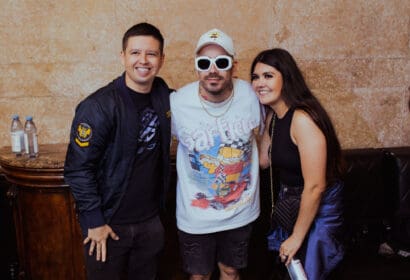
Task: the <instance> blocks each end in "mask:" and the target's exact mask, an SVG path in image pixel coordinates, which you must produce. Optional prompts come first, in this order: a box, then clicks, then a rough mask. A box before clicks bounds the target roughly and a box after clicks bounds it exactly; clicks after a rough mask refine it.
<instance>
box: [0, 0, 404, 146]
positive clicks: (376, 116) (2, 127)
mask: <svg viewBox="0 0 410 280" xmlns="http://www.w3.org/2000/svg"><path fill="white" fill-rule="evenodd" d="M0 6H1V9H0V50H1V52H0V112H1V114H0V146H3V145H9V142H10V141H9V126H10V116H11V115H12V114H13V113H19V114H20V115H21V116H23V117H24V116H26V115H33V116H34V120H35V122H36V124H37V127H38V130H39V142H40V143H59V142H67V140H68V134H69V127H70V123H71V120H72V117H73V113H74V108H75V105H76V104H77V103H78V102H79V101H80V100H81V99H83V98H84V97H85V96H87V95H88V94H90V93H91V92H93V91H94V90H96V89H98V88H99V87H101V86H103V85H105V84H106V83H107V82H109V81H111V80H112V79H113V78H114V77H116V76H118V75H119V74H120V73H121V72H122V65H121V63H120V60H119V53H120V50H121V38H122V35H123V33H124V32H125V31H126V29H128V28H129V27H130V26H131V25H133V24H135V23H137V22H139V21H148V22H150V23H153V24H154V25H156V26H158V27H159V28H160V29H161V31H162V33H163V35H164V36H165V40H166V44H165V53H166V63H165V66H164V68H163V69H162V70H161V72H160V75H161V76H163V77H164V78H166V80H167V81H168V83H169V84H170V86H172V87H174V88H177V87H180V86H182V85H183V84H185V83H187V82H190V81H193V80H194V79H195V72H194V67H193V63H192V61H193V49H194V47H195V44H196V41H197V39H198V37H199V36H200V34H202V33H203V32H205V31H207V30H208V29H210V28H213V27H218V28H220V29H222V30H224V31H225V32H227V33H228V34H230V35H231V36H232V37H233V39H234V41H235V44H236V50H237V53H238V57H237V58H238V59H239V65H238V66H239V68H238V72H237V75H238V76H239V77H241V78H243V79H248V76H249V75H248V71H249V65H250V62H251V61H252V58H253V57H254V56H255V55H256V54H257V53H258V52H259V51H260V50H263V49H266V48H271V47H282V48H286V49H288V50H289V51H290V52H291V53H292V54H293V55H294V56H295V58H296V59H297V61H298V62H299V64H300V66H301V68H302V70H303V71H304V73H305V75H306V77H307V80H308V83H309V84H310V86H311V88H312V89H313V91H314V92H315V93H316V94H317V96H318V97H319V99H320V100H321V101H322V103H323V105H324V106H325V107H326V109H327V110H328V111H329V113H330V115H331V117H332V119H333V121H334V124H335V126H336V129H337V133H338V135H339V137H340V140H341V142H342V146H343V147H344V148H355V147H387V146H404V145H410V114H409V108H408V105H407V102H408V99H409V98H410V39H409V37H410V35H409V34H410V16H409V15H410V1H409V0H379V1H377V0H367V1H365V0H357V1H354V0H339V1H337V0H318V1H310V0H300V1H287V0H259V1H245V0H229V1H227V0H225V1H219V0H208V1H199V0H198V1H186V0H174V1H165V0H164V1H159V0H139V1H137V0H134V1H132V0H98V1H97V0H81V1H80V0H70V1H68V0H64V1H63V0H62V1H51V0H42V1H32V0H15V1H9V0H0Z"/></svg>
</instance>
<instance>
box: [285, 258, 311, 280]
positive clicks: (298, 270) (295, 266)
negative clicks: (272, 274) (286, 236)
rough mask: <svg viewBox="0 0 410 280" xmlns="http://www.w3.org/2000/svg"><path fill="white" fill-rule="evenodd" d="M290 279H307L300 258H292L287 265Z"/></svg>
mask: <svg viewBox="0 0 410 280" xmlns="http://www.w3.org/2000/svg"><path fill="white" fill-rule="evenodd" d="M287 269H288V272H289V276H290V279H292V280H307V276H306V273H305V270H304V269H303V266H302V263H301V262H300V260H297V259H292V260H291V261H290V264H289V265H288V266H287Z"/></svg>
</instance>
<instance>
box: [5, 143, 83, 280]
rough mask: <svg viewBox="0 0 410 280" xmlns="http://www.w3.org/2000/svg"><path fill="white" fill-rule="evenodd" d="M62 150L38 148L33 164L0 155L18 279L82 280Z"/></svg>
mask: <svg viewBox="0 0 410 280" xmlns="http://www.w3.org/2000/svg"><path fill="white" fill-rule="evenodd" d="M66 148H67V145H66V144H50V145H40V148H39V151H40V154H39V157H38V158H35V159H28V158H25V157H20V158H16V157H15V155H14V154H12V153H11V149H10V147H3V148H1V149H0V166H1V167H2V170H3V173H4V174H5V176H6V180H7V181H8V183H10V189H9V192H8V196H9V198H10V199H11V201H12V203H13V216H14V222H15V226H16V239H17V251H18V256H19V278H20V279H41V280H47V279H53V280H54V279H76V280H77V279H85V278H86V277H85V265H84V255H83V247H82V245H81V244H82V236H81V230H80V227H79V225H78V222H77V217H76V214H75V204H74V200H73V198H72V196H71V193H70V191H69V188H68V186H67V185H66V184H65V183H64V178H63V167H64V159H65V153H66Z"/></svg>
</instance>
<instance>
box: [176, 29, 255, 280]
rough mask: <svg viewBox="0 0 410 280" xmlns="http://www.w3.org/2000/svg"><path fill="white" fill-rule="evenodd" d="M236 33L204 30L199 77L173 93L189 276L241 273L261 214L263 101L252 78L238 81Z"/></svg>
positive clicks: (180, 213) (181, 223) (183, 247)
mask: <svg viewBox="0 0 410 280" xmlns="http://www.w3.org/2000/svg"><path fill="white" fill-rule="evenodd" d="M234 54H235V53H234V46H233V41H232V39H231V38H230V37H229V36H228V35H226V34H225V33H224V32H222V31H220V30H218V29H212V30H210V31H208V32H206V33H204V34H203V35H202V36H201V37H200V39H199V41H198V44H197V47H196V51H195V55H196V57H195V68H196V70H197V74H198V79H199V81H196V82H193V83H190V84H188V85H186V86H184V87H182V88H181V89H179V90H177V91H176V92H174V93H172V94H171V99H170V103H171V112H172V117H171V120H172V133H173V135H174V136H175V137H176V138H177V140H178V149H177V172H178V183H177V212H176V217H177V226H178V236H179V243H180V250H181V255H182V260H183V268H184V270H185V271H186V272H187V273H189V274H190V275H191V278H190V279H210V277H211V274H212V271H213V269H214V266H215V264H216V263H217V264H218V267H219V269H220V275H221V278H220V279H239V272H238V270H239V269H241V268H244V267H246V265H247V256H248V243H249V238H250V234H251V231H252V222H253V221H254V220H255V219H256V218H257V217H258V216H259V212H260V205H259V163H258V162H259V161H258V152H257V146H256V138H255V137H256V136H255V134H256V131H257V129H258V128H259V124H260V106H259V102H258V99H257V97H256V95H255V93H254V92H253V90H252V87H251V86H250V84H249V83H248V82H246V81H243V80H239V79H234V78H233V77H232V76H233V66H234V62H233V59H234Z"/></svg>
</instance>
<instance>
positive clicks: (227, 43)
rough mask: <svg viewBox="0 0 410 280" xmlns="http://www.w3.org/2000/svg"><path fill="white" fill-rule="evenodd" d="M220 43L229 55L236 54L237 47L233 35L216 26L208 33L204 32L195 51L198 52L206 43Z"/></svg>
mask: <svg viewBox="0 0 410 280" xmlns="http://www.w3.org/2000/svg"><path fill="white" fill-rule="evenodd" d="M210 44H214V45H218V46H220V47H222V48H223V49H224V50H225V51H226V52H227V53H228V54H229V55H231V56H234V55H235V49H234V48H233V41H232V39H231V37H229V36H228V35H226V34H225V33H223V32H222V31H221V30H219V29H217V28H214V29H211V30H209V31H207V32H206V33H204V34H202V36H201V37H200V38H199V41H198V44H197V45H196V49H195V53H196V54H197V53H198V52H199V51H200V50H201V49H202V48H203V47H204V46H206V45H210Z"/></svg>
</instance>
